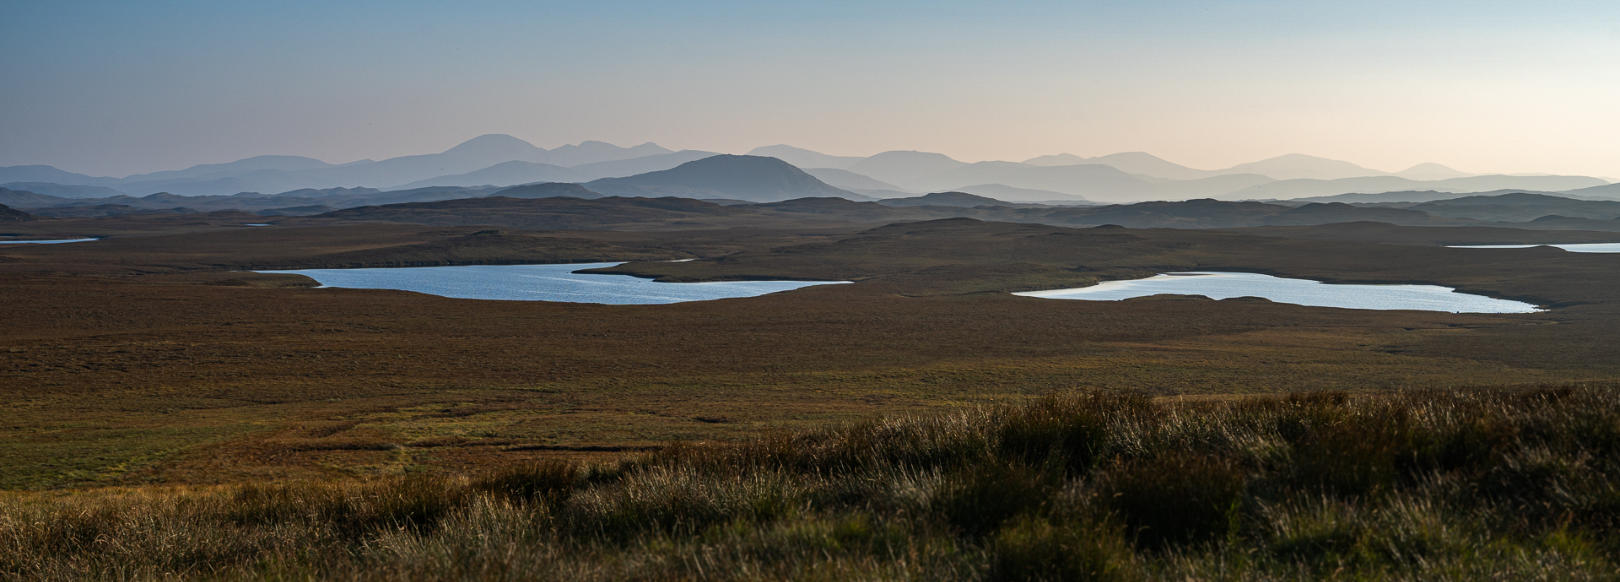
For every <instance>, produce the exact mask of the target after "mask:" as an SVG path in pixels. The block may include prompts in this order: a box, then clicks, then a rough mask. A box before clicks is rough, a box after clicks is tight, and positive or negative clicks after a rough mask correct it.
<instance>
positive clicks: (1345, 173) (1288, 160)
mask: <svg viewBox="0 0 1620 582" xmlns="http://www.w3.org/2000/svg"><path fill="white" fill-rule="evenodd" d="M1223 172H1224V173H1232V174H1260V175H1262V176H1267V177H1270V178H1272V179H1275V180H1296V179H1309V180H1337V179H1340V178H1359V177H1363V176H1386V175H1388V174H1386V173H1385V172H1380V171H1378V170H1373V169H1369V168H1364V167H1361V166H1358V165H1355V164H1352V163H1350V162H1346V161H1343V160H1334V159H1329V158H1323V157H1319V156H1312V155H1307V154H1283V155H1280V156H1276V157H1271V158H1266V159H1264V160H1260V161H1258V162H1250V163H1247V164H1238V165H1236V166H1232V167H1231V168H1228V169H1226V170H1224V171H1223Z"/></svg>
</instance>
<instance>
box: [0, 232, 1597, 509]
mask: <svg viewBox="0 0 1620 582" xmlns="http://www.w3.org/2000/svg"><path fill="white" fill-rule="evenodd" d="M241 220H242V219H241V217H236V216H226V215H202V216H191V215H188V216H186V217H172V216H170V217H164V216H153V217H140V218H131V219H124V220H123V221H121V222H120V221H105V222H98V221H88V220H80V221H60V222H56V221H40V222H38V223H27V224H25V225H22V226H17V227H15V229H32V230H28V231H24V230H19V231H18V234H28V233H29V232H34V233H39V234H44V233H49V232H60V233H62V234H106V235H108V237H109V238H107V239H106V240H103V241H99V242H94V243H81V244H74V245H59V246H55V247H30V248H20V247H19V248H0V297H4V298H5V302H4V304H3V305H0V321H3V322H4V324H5V325H4V331H3V332H0V394H4V397H5V398H6V402H7V405H8V408H9V410H8V414H6V415H4V418H3V420H0V464H3V465H4V466H6V467H7V470H6V471H4V472H3V473H0V488H11V489H18V488H44V487H65V486H89V485H128V484H143V483H191V484H209V483H231V482H238V481H244V480H299V479H307V478H323V479H326V478H341V477H361V478H366V477H375V476H380V475H397V474H406V473H411V474H415V473H432V474H456V473H461V472H465V471H470V470H481V469H482V468H485V467H488V466H492V465H498V464H503V463H511V462H521V461H527V460H533V459H538V458H582V459H596V460H599V459H601V458H604V457H617V456H622V455H626V454H635V453H638V452H640V451H644V450H649V449H653V448H657V447H660V446H663V445H665V444H668V443H670V442H674V441H747V440H751V439H755V438H759V437H760V435H763V434H771V433H774V432H778V431H788V430H802V429H809V428H816V427H823V426H827V425H836V424H841V423H846V422H852V421H858V420H860V419H866V418H871V417H873V416H876V415H879V414H895V413H924V412H929V411H948V410H954V409H959V408H960V407H962V406H964V405H970V404H975V403H994V402H1003V401H1010V402H1016V401H1024V400H1028V399H1030V398H1034V397H1037V396H1039V395H1042V394H1047V393H1051V392H1054V391H1060V390H1066V389H1074V388H1093V389H1131V390H1141V391H1144V392H1147V393H1150V394H1154V395H1164V396H1171V395H1185V394H1212V395H1224V394H1259V393H1275V392H1292V391H1308V390H1321V389H1337V390H1394V389H1414V388H1435V387H1453V386H1502V385H1522V384H1543V383H1560V382H1567V381H1584V380H1598V379H1612V378H1616V377H1620V353H1617V352H1620V347H1617V346H1616V343H1615V342H1612V341H1610V338H1612V334H1613V331H1612V330H1614V329H1616V327H1615V326H1616V325H1617V323H1620V302H1617V301H1616V299H1617V297H1616V295H1620V291H1617V290H1620V270H1617V269H1615V268H1614V267H1615V266H1616V265H1617V263H1620V256H1614V255H1608V256H1605V255H1577V254H1573V253H1564V252H1561V251H1556V250H1552V249H1528V250H1516V251H1477V250H1460V249H1444V248H1440V247H1439V246H1438V244H1439V243H1442V242H1492V241H1489V240H1472V239H1469V238H1468V237H1470V236H1473V237H1478V236H1486V235H1489V236H1496V235H1498V234H1500V233H1482V232H1476V231H1471V230H1469V229H1405V230H1400V231H1399V232H1398V233H1395V234H1398V235H1400V236H1393V235H1392V238H1393V239H1399V240H1402V241H1403V242H1406V243H1408V244H1402V245H1373V246H1369V245H1368V244H1366V243H1365V242H1363V241H1360V240H1357V237H1361V238H1363V239H1364V238H1367V237H1369V236H1370V235H1369V234H1368V233H1369V232H1373V231H1372V230H1369V229H1382V231H1385V232H1386V234H1387V229H1388V228H1390V227H1378V226H1362V227H1349V230H1348V231H1346V227H1323V228H1321V229H1317V230H1312V229H1267V230H1264V231H1234V232H1211V231H1172V230H1125V229H1110V228H1098V229H1065V228H1056V227H1047V226H1040V225H1012V224H996V223H984V222H978V221H972V220H945V221H936V222H930V223H914V224H908V225H895V226H886V227H878V228H868V227H865V226H847V225H846V226H842V227H838V226H827V225H825V224H813V225H804V226H803V227H802V228H770V229H760V228H727V229H719V230H714V229H685V230H679V231H656V230H644V231H636V232H614V231H574V232H521V231H505V230H497V229H488V228H480V227H477V226H454V227H424V226H418V225H406V224H391V223H342V224H336V223H333V222H332V221H324V222H323V221H305V222H296V221H290V222H288V223H286V224H282V225H279V226H276V227H271V228H251V227H240V226H239V224H238V223H239V222H240V221H241ZM1436 233H1438V234H1436ZM1521 234H1522V233H1521ZM1559 235H1561V236H1589V235H1581V234H1580V233H1575V234H1573V235H1572V234H1570V233H1559ZM1523 236H1526V237H1533V236H1540V235H1539V234H1523ZM1425 237H1428V238H1425ZM1442 239H1443V240H1442ZM1456 239H1462V240H1456ZM691 257H697V258H700V259H702V260H698V261H693V262H689V263H662V262H638V263H632V264H630V265H626V266H624V267H621V268H620V270H623V271H629V272H637V273H639V274H644V275H655V276H665V277H670V278H684V279H693V278H726V277H744V276H748V277H753V276H763V277H809V278H826V279H853V280H856V281H857V283H856V284H854V285H841V286H829V287H819V288H810V289H803V290H799V291H795V292H791V293H783V294H776V295H770V296H765V297H758V298H751V299H739V300H725V301H715V302H703V303H690V304H678V305H664V306H595V305H569V304H552V303H528V302H489V301H469V300H454V299H444V298H438V297H431V296H425V295H417V294H410V293H400V292H388V291H362V290H331V289H308V288H306V287H308V286H309V284H310V283H309V281H308V280H307V279H303V278H300V277H290V276H264V275H254V274H251V273H243V272H241V270H242V269H247V268H260V267H280V268H285V267H331V266H380V265H422V264H451V263H491V262H562V261H600V260H612V259H642V260H647V261H651V260H667V259H674V258H691ZM1216 268H1225V269H1241V270H1254V271H1261V272H1269V273H1276V274H1284V275H1294V276H1309V277H1318V278H1324V279H1332V280H1346V281H1405V280H1421V281H1425V282H1435V283H1443V284H1450V285H1454V286H1459V287H1462V288H1464V289H1466V290H1470V291H1477V292H1484V293H1489V294H1493V295H1498V296H1507V297H1515V298H1524V299H1527V300H1531V301H1534V302H1537V303H1540V304H1544V305H1549V306H1553V307H1554V309H1552V310H1550V311H1548V312H1546V313H1541V314H1534V315H1448V314H1437V313H1417V312H1370V311H1350V310H1334V309H1317V308H1305V307H1297V306H1289V305H1278V304H1272V303H1269V302H1265V301H1260V300H1230V301H1220V302H1214V301H1208V300H1202V299H1192V298H1154V299H1145V300H1135V301H1126V302H1105V303H1093V302H1083V301H1053V300H1040V299H1031V298H1021V297H1012V296H1009V295H1006V294H1005V291H1009V290H1018V289H1029V288H1039V287H1057V286H1072V285H1080V284H1086V283H1089V282H1091V281H1095V280H1097V279H1101V278H1120V277H1129V276H1138V275H1144V274H1151V273H1153V272H1159V271H1162V270H1190V269H1216Z"/></svg>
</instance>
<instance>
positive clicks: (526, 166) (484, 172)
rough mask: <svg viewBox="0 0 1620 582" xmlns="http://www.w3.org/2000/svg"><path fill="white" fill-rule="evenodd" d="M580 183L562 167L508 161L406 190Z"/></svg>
mask: <svg viewBox="0 0 1620 582" xmlns="http://www.w3.org/2000/svg"><path fill="white" fill-rule="evenodd" d="M578 179H580V174H579V172H576V171H574V170H573V169H570V168H564V167H562V166H554V165H551V164H542V163H538V162H524V161H511V162H501V163H499V164H495V165H493V166H490V167H488V168H484V169H481V170H476V171H472V172H467V173H465V174H454V175H449V176H437V177H433V178H428V179H426V180H421V181H417V182H412V183H410V184H407V185H406V186H405V187H406V188H422V187H427V186H511V185H514V184H528V183H530V182H570V181H574V180H578Z"/></svg>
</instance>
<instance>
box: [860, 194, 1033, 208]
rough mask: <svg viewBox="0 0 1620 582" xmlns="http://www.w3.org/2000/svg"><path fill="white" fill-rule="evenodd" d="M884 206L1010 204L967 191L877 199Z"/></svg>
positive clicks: (958, 206)
mask: <svg viewBox="0 0 1620 582" xmlns="http://www.w3.org/2000/svg"><path fill="white" fill-rule="evenodd" d="M878 203H879V204H882V205H884V206H947V207H956V208H977V207H979V206H1012V205H1013V204H1011V203H1009V202H1004V201H1001V200H997V199H995V198H986V197H984V196H978V195H975V194H968V193H967V192H935V193H932V194H924V195H922V196H915V197H912V198H889V199H886V200H879V201H878Z"/></svg>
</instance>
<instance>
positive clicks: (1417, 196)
mask: <svg viewBox="0 0 1620 582" xmlns="http://www.w3.org/2000/svg"><path fill="white" fill-rule="evenodd" d="M1460 196H1462V194H1458V193H1456V192H1436V191H1434V190H1397V191H1394V192H1379V193H1376V194H1367V193H1352V194H1335V195H1332V196H1310V197H1306V198H1290V199H1288V200H1285V201H1283V202H1286V203H1299V202H1344V203H1347V204H1381V203H1391V202H1412V203H1417V202H1432V201H1435V200H1450V199H1452V198H1458V197H1460Z"/></svg>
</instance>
